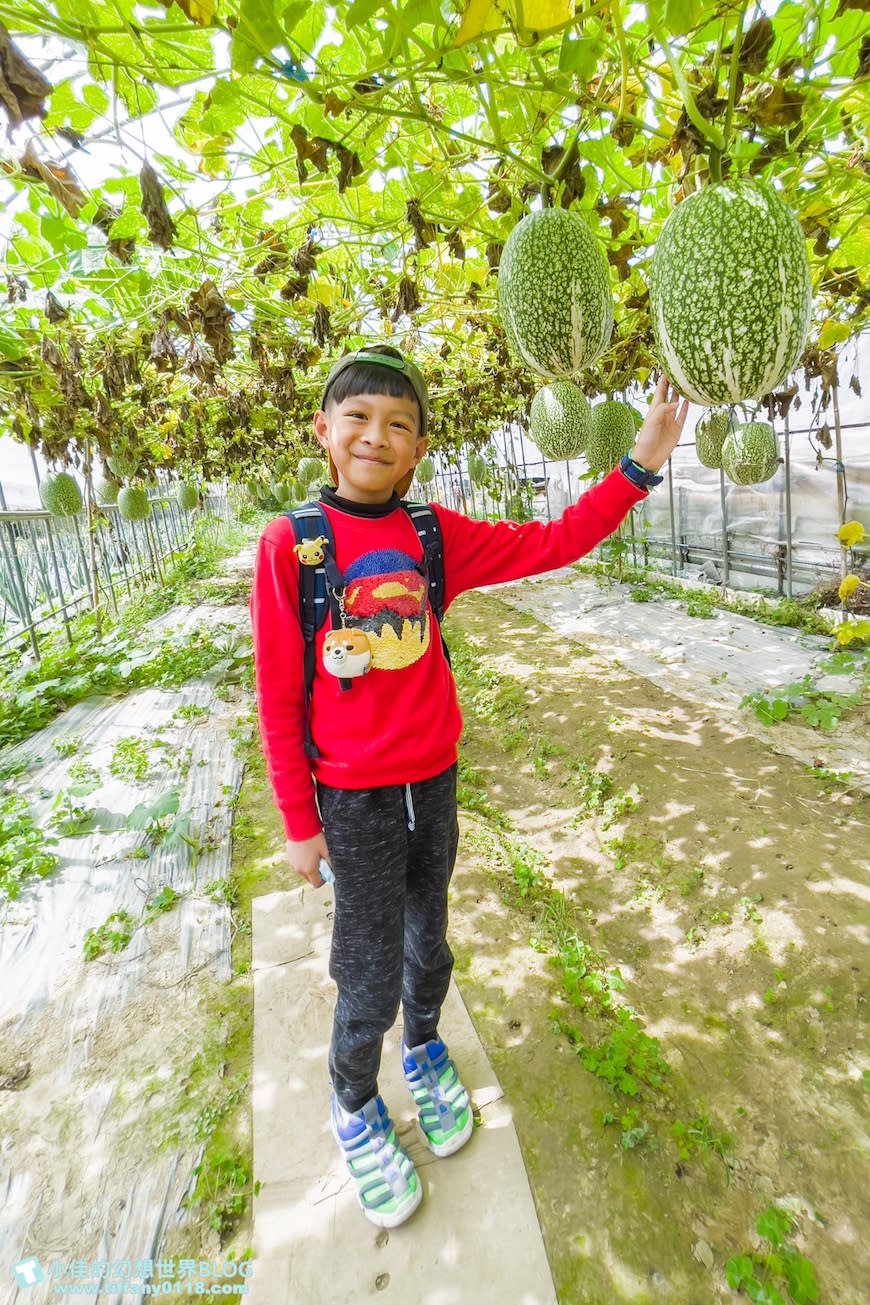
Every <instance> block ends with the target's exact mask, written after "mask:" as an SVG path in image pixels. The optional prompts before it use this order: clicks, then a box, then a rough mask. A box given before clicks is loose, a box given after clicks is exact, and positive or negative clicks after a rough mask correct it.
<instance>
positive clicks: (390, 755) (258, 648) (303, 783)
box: [250, 469, 646, 840]
mask: <svg viewBox="0 0 870 1305" xmlns="http://www.w3.org/2000/svg"><path fill="white" fill-rule="evenodd" d="M333 497H334V496H333ZM644 498H646V494H645V492H644V491H643V490H639V489H637V488H636V487H635V486H634V485H632V484H631V483H630V481H628V480H627V478H626V477H625V476H623V475H622V473H621V472H620V471H619V470H618V469H616V470H614V471H612V472H610V474H609V475H608V476H606V477H605V478H604V479H603V480H602V481H601V482H600V483H599V484H597V485H595V486H593V487H592V489H590V490H588V491H587V492H586V493H585V494H583V495H582V497H581V498H580V499H579V500H578V501H577V503H575V504H573V505H572V506H570V507H568V508H566V509H565V511H564V512H563V514H562V516H561V517H560V518H559V520H558V521H550V522H539V521H531V522H527V523H525V524H523V525H518V524H516V523H515V522H512V521H498V522H495V523H493V522H488V521H474V520H472V519H471V518H469V517H465V516H463V515H462V514H461V513H458V512H453V511H450V510H449V509H448V508H444V507H442V506H441V505H440V504H437V503H435V504H433V505H432V506H433V508H434V511H435V512H436V514H437V516H438V521H439V525H440V527H441V536H442V546H443V560H444V608H445V610H446V609H447V608H448V607H449V605H450V603H451V602H452V601H453V599H454V598H455V597H456V596H457V595H458V594H460V593H462V592H464V591H465V590H467V589H475V588H478V587H480V586H483V585H490V584H498V583H500V582H505V581H510V580H518V579H522V578H523V577H524V576H530V575H537V574H540V573H542V572H545V571H550V570H553V569H554V568H556V567H561V566H566V565H567V564H568V563H570V562H573V561H575V560H576V559H577V558H578V557H582V556H583V555H584V554H585V553H588V552H589V551H590V550H591V549H592V548H594V547H595V545H596V544H598V543H600V541H601V540H602V539H604V538H606V537H607V535H609V534H611V532H612V531H613V530H615V529H616V527H617V526H618V525H619V523H620V521H621V520H622V519H623V517H624V516H625V515H626V513H627V512H628V510H629V509H630V508H631V507H633V506H634V504H636V503H638V502H640V501H641V500H643V499H644ZM340 503H341V506H338V505H336V503H334V502H331V501H330V499H329V498H328V497H325V499H324V501H323V502H322V505H321V506H322V507H323V510H324V511H325V512H326V514H327V515H328V517H329V521H330V524H331V526H332V532H333V536H334V539H335V560H336V564H337V566H338V569H339V571H340V572H341V574H342V576H343V577H344V579H345V595H344V625H345V628H344V629H331V628H330V625H331V622H330V621H329V620H327V621H326V622H325V623H324V625H323V626H321V628H320V630H318V631H317V633H316V635H315V674H314V684H313V686H312V694H311V703H310V708H307V705H306V702H305V682H304V671H303V651H304V644H303V639H302V631H301V628H300V624H299V598H298V592H299V570H298V568H299V560H298V558H297V555H296V553H295V552H294V545H295V542H296V541H295V536H294V533H293V527H292V525H291V523H290V521H289V520H288V519H287V518H286V517H283V516H282V517H277V518H276V519H275V520H274V521H270V522H269V524H268V525H267V526H266V528H265V530H264V531H263V534H262V535H261V537H260V540H259V544H258V547H257V557H256V561H255V564H254V581H253V587H252V590H251V600H250V610H251V627H252V632H253V645H254V672H255V682H256V694H257V714H258V720H259V726H260V738H261V741H262V745H263V753H264V757H265V760H266V768H267V772H268V775H269V780H270V782H271V785H272V790H273V794H274V798H275V803H276V805H277V807H278V808H279V810H280V812H281V815H282V819H283V823H284V830H285V834H286V836H287V837H288V838H292V839H295V840H300V839H304V838H311V837H313V836H314V835H315V834H316V833H318V832H319V830H320V818H319V816H318V812H317V804H316V801H315V795H314V783H313V777H316V778H317V779H318V780H320V781H321V782H323V783H325V784H328V785H331V786H333V787H336V788H374V787H377V786H380V785H385V784H412V783H417V782H419V781H420V780H423V779H430V778H431V777H432V776H433V775H437V774H439V773H440V772H441V771H442V770H445V769H446V768H447V767H448V766H449V765H451V764H452V763H453V762H454V761H455V760H456V744H457V742H458V739H459V734H460V731H461V728H462V718H461V715H460V712H459V705H458V703H457V700H456V688H455V685H454V682H453V677H452V675H451V673H450V668H449V666H448V664H447V661H446V659H445V657H444V653H443V650H442V647H441V640H440V637H439V635H438V631H437V630H434V631H433V628H432V626H433V622H434V620H435V618H434V616H433V615H432V611H431V608H430V606H429V602H428V594H427V585H426V580H425V577H424V576H423V575H422V573H421V571H420V570H419V569H418V565H419V563H420V562H421V557H422V546H421V544H420V540H419V537H418V536H417V532H416V530H415V529H414V525H413V523H412V521H411V520H410V519H409V517H408V515H407V514H406V513H405V512H404V511H403V510H402V508H401V507H399V506H398V500H396V501H395V506H393V507H390V506H389V505H385V509H384V515H379V516H378V515H369V514H366V515H359V514H358V513H357V512H356V511H354V509H353V505H351V504H347V503H345V502H344V501H343V500H340ZM366 643H368V645H369V653H368V656H369V662H368V666H367V667H366V668H365V673H364V674H360V664H359V663H358V662H357V663H355V662H353V661H348V660H347V659H352V658H354V657H357V658H363V659H364V658H365V655H366V652H365V644H366ZM351 667H355V668H356V677H355V678H350V679H349V680H348V679H344V680H342V678H340V677H342V676H347V675H348V674H349V673H350V668H351ZM342 683H344V684H345V685H347V684H348V683H349V684H350V688H346V689H343V688H342ZM306 710H308V723H309V729H310V733H311V738H312V742H313V743H314V745H315V747H316V749H317V752H318V754H319V755H318V756H317V757H316V758H314V759H313V760H311V759H309V758H308V757H307V756H306V755H305V751H304V748H303V741H304V737H305V716H306Z"/></svg>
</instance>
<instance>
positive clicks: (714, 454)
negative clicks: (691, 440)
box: [695, 408, 731, 471]
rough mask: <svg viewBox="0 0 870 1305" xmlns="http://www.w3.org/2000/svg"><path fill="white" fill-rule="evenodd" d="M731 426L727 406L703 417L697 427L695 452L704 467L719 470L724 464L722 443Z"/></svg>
mask: <svg viewBox="0 0 870 1305" xmlns="http://www.w3.org/2000/svg"><path fill="white" fill-rule="evenodd" d="M730 427H731V418H730V416H729V414H728V409H727V408H719V409H717V410H714V411H713V412H708V413H707V415H706V416H705V417H702V418H701V420H700V421H699V422H698V425H697V427H696V428H695V452H696V453H697V455H698V461H699V462H700V464H701V466H702V467H710V468H712V470H714V471H717V470H718V469H719V468H720V467H721V466H722V445H723V444H724V442H725V437H726V435H727V434H728V431H729V429H730Z"/></svg>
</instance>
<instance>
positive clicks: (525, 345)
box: [498, 208, 613, 379]
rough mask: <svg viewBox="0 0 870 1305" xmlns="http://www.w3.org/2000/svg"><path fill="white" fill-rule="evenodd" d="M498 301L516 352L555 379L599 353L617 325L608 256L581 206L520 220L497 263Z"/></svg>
mask: <svg viewBox="0 0 870 1305" xmlns="http://www.w3.org/2000/svg"><path fill="white" fill-rule="evenodd" d="M498 307H499V314H500V316H501V320H502V324H503V326H504V329H505V334H506V335H507V338H508V343H509V344H510V346H511V348H512V350H513V352H514V353H515V354H516V356H517V358H518V359H519V360H520V361H521V362H523V363H525V365H526V366H527V367H530V368H531V369H532V371H535V372H538V374H539V375H541V376H546V377H547V378H548V379H552V378H558V377H566V376H571V375H572V374H573V373H574V372H577V371H579V370H580V368H581V367H585V366H586V365H587V364H588V363H591V362H593V361H594V359H596V358H597V357H598V355H599V354H600V353H601V351H602V349H604V347H605V345H606V344H607V342H608V340H609V339H610V332H611V330H612V329H613V300H612V297H611V293H610V276H609V273H608V268H607V262H606V260H605V258H604V255H603V253H602V252H601V248H600V246H599V244H598V241H597V240H596V239H595V236H594V235H593V234H592V232H591V230H590V229H589V227H588V225H587V224H586V222H585V221H584V220H583V218H582V217H580V216H579V214H577V213H572V212H571V211H570V210H568V209H563V208H545V209H542V210H541V212H539V213H530V214H528V216H527V217H524V218H523V219H522V221H521V222H518V223H517V225H516V226H515V227H514V229H513V230H512V231H511V233H510V235H509V236H508V238H507V241H506V242H505V247H504V249H503V251H502V255H501V259H500V261H499V265H498Z"/></svg>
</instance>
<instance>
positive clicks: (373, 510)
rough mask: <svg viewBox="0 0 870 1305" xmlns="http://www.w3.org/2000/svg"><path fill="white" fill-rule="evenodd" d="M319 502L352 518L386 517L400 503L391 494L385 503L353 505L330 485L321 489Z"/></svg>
mask: <svg viewBox="0 0 870 1305" xmlns="http://www.w3.org/2000/svg"><path fill="white" fill-rule="evenodd" d="M320 501H321V503H326V504H327V506H329V507H333V508H338V510H339V511H340V512H347V513H348V515H349V516H352V517H388V516H389V515H390V513H391V512H395V510H396V508H397V507H400V506H401V503H402V500H401V499H400V498H399V496H398V494H393V495H392V497H391V498H389V499H387V501H386V503H355V502H354V501H353V499H349V498H343V497H342V496H341V495H340V494H337V493H336V491H335V490H334V489H333V488H332V486H331V485H323V486H322V487H321V490H320Z"/></svg>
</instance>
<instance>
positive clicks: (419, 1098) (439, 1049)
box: [402, 1038, 474, 1156]
mask: <svg viewBox="0 0 870 1305" xmlns="http://www.w3.org/2000/svg"><path fill="white" fill-rule="evenodd" d="M402 1068H403V1069H404V1071H405V1082H406V1083H407V1084H408V1087H409V1088H410V1090H411V1095H412V1096H413V1098H414V1101H415V1102H416V1105H417V1110H418V1118H419V1121H420V1128H421V1129H422V1130H423V1136H424V1137H425V1139H426V1145H427V1146H428V1147H429V1149H430V1151H434V1153H435V1155H439V1156H445V1155H452V1154H453V1152H454V1151H458V1150H459V1148H460V1147H461V1146H464V1145H465V1143H466V1142H467V1141H468V1139H469V1138H470V1137H471V1130H472V1129H473V1128H474V1116H473V1114H472V1111H471V1101H470V1099H469V1096H468V1093H467V1092H466V1090H465V1088H464V1087H463V1086H462V1084H461V1083H460V1081H459V1075H458V1074H457V1073H456V1066H455V1065H454V1063H453V1061H452V1060H451V1059H450V1057H449V1056H448V1054H447V1048H446V1047H445V1045H444V1043H443V1042H442V1041H441V1039H440V1038H435V1040H434V1041H432V1042H424V1043H422V1044H421V1045H420V1046H419V1047H406V1046H405V1043H404V1041H403V1042H402Z"/></svg>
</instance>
